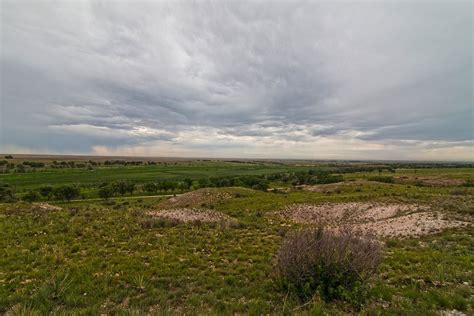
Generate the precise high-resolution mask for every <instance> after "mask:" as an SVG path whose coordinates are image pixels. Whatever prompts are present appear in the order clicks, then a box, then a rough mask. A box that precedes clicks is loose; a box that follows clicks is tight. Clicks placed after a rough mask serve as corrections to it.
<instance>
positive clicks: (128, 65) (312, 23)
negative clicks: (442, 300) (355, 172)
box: [0, 0, 474, 161]
mask: <svg viewBox="0 0 474 316" xmlns="http://www.w3.org/2000/svg"><path fill="white" fill-rule="evenodd" d="M0 5H1V8H0V20H1V22H0V27H1V47H0V52H1V57H0V65H1V90H0V93H1V104H0V124H1V125H0V152H2V153H36V154H46V153H47V154H88V155H89V154H91V155H127V156H164V157H213V158H218V157H222V158H290V159H393V160H468V161H471V160H474V137H473V136H474V135H473V134H474V131H473V122H474V105H473V79H472V77H473V2H472V1H464V2H459V1H438V2H435V1H373V2H372V1H355V0H354V1H332V2H320V1H159V2H158V1H125V0H122V1H97V0H94V1H81V0H75V1H41V0H35V1H22V0H15V1H13V0H2V1H1V4H0Z"/></svg>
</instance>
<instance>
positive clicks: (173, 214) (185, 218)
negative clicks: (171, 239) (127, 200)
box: [146, 208, 235, 223]
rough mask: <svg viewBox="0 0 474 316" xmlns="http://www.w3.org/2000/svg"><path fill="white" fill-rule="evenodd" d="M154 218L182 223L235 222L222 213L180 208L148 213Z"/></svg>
mask: <svg viewBox="0 0 474 316" xmlns="http://www.w3.org/2000/svg"><path fill="white" fill-rule="evenodd" d="M146 214H147V215H149V216H152V217H159V218H164V219H170V220H177V221H179V222H182V223H190V222H207V223H216V222H234V221H235V219H233V218H232V217H230V216H227V215H225V214H223V213H220V212H215V211H210V210H202V209H196V208H180V209H167V210H160V211H151V212H147V213H146Z"/></svg>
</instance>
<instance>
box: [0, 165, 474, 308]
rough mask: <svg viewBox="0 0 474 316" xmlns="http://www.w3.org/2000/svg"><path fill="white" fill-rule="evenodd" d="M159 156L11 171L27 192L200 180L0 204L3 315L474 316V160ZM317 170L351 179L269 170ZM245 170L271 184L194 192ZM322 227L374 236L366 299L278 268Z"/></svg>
mask: <svg viewBox="0 0 474 316" xmlns="http://www.w3.org/2000/svg"><path fill="white" fill-rule="evenodd" d="M28 159H29V160H34V159H32V157H29V158H28ZM57 159H58V158H57V157H53V158H51V161H52V160H57ZM88 159H89V158H88ZM68 160H70V159H68ZM105 160H107V159H104V160H103V161H105ZM161 162H162V163H161V164H157V165H144V166H120V167H116V166H107V167H105V166H100V167H96V168H95V169H94V170H86V169H85V168H81V169H77V168H70V169H54V170H51V169H49V168H47V167H46V168H45V170H36V171H34V172H33V171H32V172H26V173H22V174H17V173H5V174H2V175H1V176H0V182H3V183H6V184H8V185H10V186H12V187H16V192H17V195H18V197H19V198H20V199H21V194H22V193H24V192H26V191H27V190H35V189H37V188H38V187H40V186H42V185H44V184H50V185H53V186H56V185H62V184H75V185H79V186H81V188H82V189H81V190H83V191H87V186H90V187H95V186H97V185H99V183H101V182H103V181H118V180H120V181H121V180H127V181H133V182H135V183H137V184H140V183H142V182H147V181H161V180H169V179H170V180H176V181H180V180H181V179H185V178H191V179H193V181H194V182H193V185H192V187H191V188H189V190H185V193H183V194H182V193H180V192H173V193H171V195H175V196H150V195H148V194H144V192H142V191H140V190H137V192H135V193H133V194H132V195H126V196H125V197H121V196H115V197H112V198H110V199H107V200H102V199H96V200H89V199H84V200H81V199H76V200H74V201H71V202H65V201H57V200H55V199H54V198H48V199H46V198H41V199H40V200H39V201H36V202H33V203H27V202H24V201H17V202H13V203H2V204H0V249H1V255H0V314H4V313H6V314H10V315H32V314H46V313H57V314H93V315H95V314H163V313H168V314H236V313H238V314H312V315H324V314H329V315H332V314H334V315H339V314H354V313H360V314H366V315H378V314H394V315H395V314H396V315H406V314H411V315H420V314H423V315H427V314H432V315H463V314H465V315H472V313H473V312H474V309H473V299H472V298H473V297H474V284H473V282H474V261H473V259H472V258H473V257H474V246H473V245H474V229H473V226H472V223H473V216H474V188H473V187H472V185H471V184H472V180H473V177H474V168H472V167H469V166H463V168H455V167H452V166H446V165H434V166H431V167H423V168H420V166H419V165H417V164H414V165H413V166H412V168H410V165H409V164H404V165H403V166H399V167H396V168H392V167H393V166H391V165H390V164H387V163H383V164H374V163H370V164H369V163H368V164H366V165H365V166H368V165H370V166H374V165H375V168H374V169H373V171H367V170H365V171H356V170H360V166H361V164H360V163H354V164H347V163H344V164H343V166H344V168H350V167H351V166H352V167H353V168H354V171H351V170H347V169H341V168H340V167H341V166H342V164H341V165H337V164H335V163H322V162H314V163H311V162H305V163H301V162H281V161H278V162H271V161H263V162H262V161H260V162H255V161H238V162H231V161H202V160H201V161H197V160H193V161H191V160H189V161H169V160H168V161H161ZM165 162H166V165H165V164H164V163H165ZM17 163H18V162H17ZM175 163H176V164H175ZM387 166H388V167H387ZM358 168H359V169H358ZM310 169H317V170H324V171H328V170H329V171H331V170H332V172H334V174H337V175H341V176H342V181H338V182H336V183H329V184H311V185H310V184H306V185H301V184H296V183H292V182H291V181H289V182H288V181H286V182H285V181H282V180H280V179H276V180H275V179H273V178H271V177H270V176H271V175H272V174H274V173H282V172H285V173H288V174H291V173H295V172H298V171H301V172H308V170H310ZM379 169H381V170H379ZM246 175H258V176H261V177H263V178H265V179H266V177H268V178H269V179H268V181H269V188H268V190H255V189H252V188H249V187H246V188H242V187H219V188H199V189H198V188H197V187H195V186H197V183H198V182H197V181H198V180H199V179H200V178H202V177H235V176H246ZM377 177H378V178H377ZM387 178H390V181H389V182H390V183H387ZM370 179H372V180H370ZM374 179H376V180H377V179H378V180H380V181H373V180H374ZM392 180H393V181H392ZM459 180H461V181H459ZM384 181H385V182H384ZM83 185H85V186H83ZM88 194H89V196H90V197H93V196H95V195H94V193H93V192H92V191H91V192H89V193H88ZM168 195H170V194H168ZM200 216H201V217H200ZM191 217H192V219H193V220H189V221H188V220H186V219H187V218H191ZM322 220H324V221H322ZM321 223H324V224H325V225H327V226H331V227H334V226H337V225H343V224H351V225H355V226H357V227H364V228H366V227H369V228H371V229H373V230H375V232H376V233H377V236H378V238H379V239H380V242H381V243H382V244H383V256H382V257H383V258H382V262H381V265H380V267H379V269H378V271H377V273H376V274H375V275H374V276H372V278H371V279H370V280H369V284H368V291H367V293H366V297H365V298H364V300H361V301H357V302H352V301H347V300H331V301H328V300H324V299H323V298H321V297H320V296H318V295H317V294H315V295H314V296H313V297H312V298H310V299H305V300H302V299H301V298H299V297H298V296H297V295H295V294H294V293H292V292H291V291H289V290H288V289H287V288H286V287H285V286H284V285H283V284H282V280H281V278H280V276H279V275H278V273H277V268H276V256H277V253H278V250H279V248H280V245H281V243H282V241H283V240H284V238H285V237H286V236H287V235H288V234H289V233H291V232H292V231H296V230H298V229H301V228H304V227H310V226H312V225H321Z"/></svg>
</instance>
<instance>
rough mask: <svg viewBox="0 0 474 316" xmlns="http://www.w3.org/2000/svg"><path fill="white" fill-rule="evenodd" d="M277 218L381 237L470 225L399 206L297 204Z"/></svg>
mask: <svg viewBox="0 0 474 316" xmlns="http://www.w3.org/2000/svg"><path fill="white" fill-rule="evenodd" d="M276 215H278V216H280V217H282V218H284V219H287V220H291V221H293V222H297V223H302V224H313V225H323V226H328V227H337V226H341V225H347V224H350V225H354V226H356V227H357V228H360V229H361V230H364V231H372V232H374V233H376V234H377V235H379V236H381V237H408V236H420V235H426V234H431V233H436V232H440V231H442V230H444V229H447V228H455V227H463V226H468V225H470V222H467V221H460V220H455V219H451V218H445V217H442V216H441V215H440V214H439V213H437V212H433V211H430V208H429V207H428V206H425V205H417V204H398V203H385V204H384V203H370V202H369V203H361V202H349V203H326V204H319V205H315V204H293V205H290V206H287V207H285V208H284V209H283V210H280V211H278V212H276Z"/></svg>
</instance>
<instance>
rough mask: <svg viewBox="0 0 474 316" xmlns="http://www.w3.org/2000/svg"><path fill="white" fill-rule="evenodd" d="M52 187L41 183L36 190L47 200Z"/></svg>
mask: <svg viewBox="0 0 474 316" xmlns="http://www.w3.org/2000/svg"><path fill="white" fill-rule="evenodd" d="M53 190H54V188H53V187H52V186H50V185H42V186H40V187H39V189H38V191H39V194H41V196H43V197H45V198H47V199H48V200H49V198H50V196H51V193H53Z"/></svg>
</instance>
